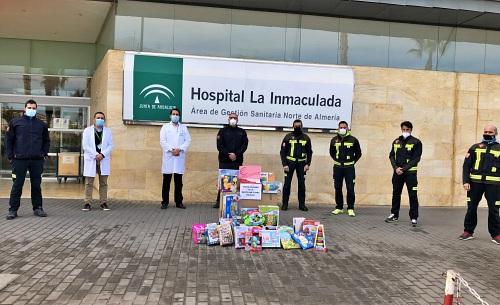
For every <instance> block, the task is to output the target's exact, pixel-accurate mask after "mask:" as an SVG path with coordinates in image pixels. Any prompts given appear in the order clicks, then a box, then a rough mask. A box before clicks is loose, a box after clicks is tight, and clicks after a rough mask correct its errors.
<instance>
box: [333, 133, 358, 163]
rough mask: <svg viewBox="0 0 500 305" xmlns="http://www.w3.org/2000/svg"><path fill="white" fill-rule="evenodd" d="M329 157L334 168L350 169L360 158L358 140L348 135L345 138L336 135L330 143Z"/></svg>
mask: <svg viewBox="0 0 500 305" xmlns="http://www.w3.org/2000/svg"><path fill="white" fill-rule="evenodd" d="M330 157H332V159H333V164H334V166H337V167H351V166H354V164H355V163H356V162H358V160H359V158H361V146H360V145H359V142H358V139H356V138H355V137H353V136H351V134H350V133H348V134H347V135H346V136H345V137H343V138H342V137H341V136H340V135H337V136H335V137H333V138H332V140H331V141H330Z"/></svg>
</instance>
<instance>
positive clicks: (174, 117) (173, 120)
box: [170, 115, 179, 123]
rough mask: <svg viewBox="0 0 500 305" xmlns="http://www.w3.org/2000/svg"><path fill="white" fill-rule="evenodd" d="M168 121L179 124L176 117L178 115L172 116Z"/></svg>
mask: <svg viewBox="0 0 500 305" xmlns="http://www.w3.org/2000/svg"><path fill="white" fill-rule="evenodd" d="M170 119H172V122H174V123H177V122H179V116H178V115H172V116H171V117H170Z"/></svg>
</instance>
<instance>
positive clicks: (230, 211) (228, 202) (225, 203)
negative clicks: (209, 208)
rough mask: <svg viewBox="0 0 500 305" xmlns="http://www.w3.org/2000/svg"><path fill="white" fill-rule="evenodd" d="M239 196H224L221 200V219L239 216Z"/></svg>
mask: <svg viewBox="0 0 500 305" xmlns="http://www.w3.org/2000/svg"><path fill="white" fill-rule="evenodd" d="M239 200H240V198H239V194H224V196H223V199H222V207H221V210H222V217H224V218H235V217H237V216H240V205H239Z"/></svg>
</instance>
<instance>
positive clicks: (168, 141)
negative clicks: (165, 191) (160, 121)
mask: <svg viewBox="0 0 500 305" xmlns="http://www.w3.org/2000/svg"><path fill="white" fill-rule="evenodd" d="M190 143H191V136H190V135H189V132H188V129H187V127H186V126H184V125H183V124H181V123H177V126H176V125H174V124H173V123H172V122H170V123H168V124H165V125H163V127H162V128H161V131H160V145H161V148H162V149H163V158H162V162H161V172H162V174H184V163H185V162H186V151H187V149H188V147H189V144H190ZM174 148H180V150H181V152H180V155H179V156H174V155H173V154H172V149H174Z"/></svg>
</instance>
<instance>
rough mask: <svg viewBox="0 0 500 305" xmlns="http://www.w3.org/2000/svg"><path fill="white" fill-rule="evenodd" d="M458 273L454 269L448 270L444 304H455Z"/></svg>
mask: <svg viewBox="0 0 500 305" xmlns="http://www.w3.org/2000/svg"><path fill="white" fill-rule="evenodd" d="M456 276H457V273H456V272H455V271H453V270H448V271H447V272H446V286H445V288H444V303H443V305H452V304H453V294H454V293H455V278H456Z"/></svg>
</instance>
